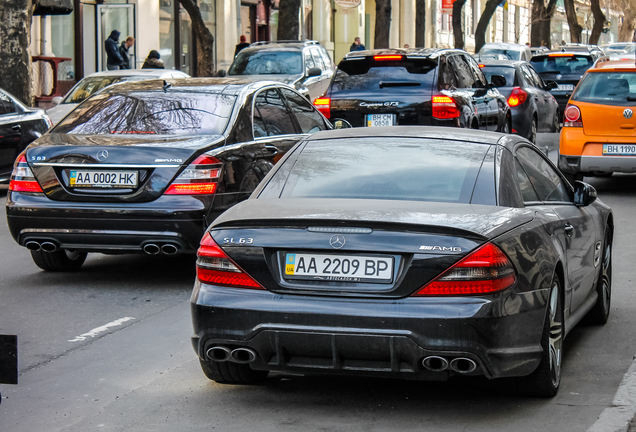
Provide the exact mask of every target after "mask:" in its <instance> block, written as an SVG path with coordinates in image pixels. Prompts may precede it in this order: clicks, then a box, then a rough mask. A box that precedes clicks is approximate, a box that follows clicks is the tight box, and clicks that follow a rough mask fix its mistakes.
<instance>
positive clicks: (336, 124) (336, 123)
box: [332, 118, 353, 129]
mask: <svg viewBox="0 0 636 432" xmlns="http://www.w3.org/2000/svg"><path fill="white" fill-rule="evenodd" d="M332 124H333V128H334V129H351V128H352V127H353V126H351V123H349V122H348V121H346V120H345V119H339V118H337V119H333V123H332Z"/></svg>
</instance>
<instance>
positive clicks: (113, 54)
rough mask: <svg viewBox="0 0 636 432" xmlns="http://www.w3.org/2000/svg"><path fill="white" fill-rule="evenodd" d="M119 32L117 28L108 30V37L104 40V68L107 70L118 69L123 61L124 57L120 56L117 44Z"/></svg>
mask: <svg viewBox="0 0 636 432" xmlns="http://www.w3.org/2000/svg"><path fill="white" fill-rule="evenodd" d="M120 34H121V32H120V31H119V30H113V31H112V32H110V36H108V39H106V41H105V42H104V45H105V46H106V69H108V70H119V68H120V67H121V65H122V64H123V63H124V59H123V58H122V57H121V54H120V53H119V47H118V46H117V43H118V42H119V35H120Z"/></svg>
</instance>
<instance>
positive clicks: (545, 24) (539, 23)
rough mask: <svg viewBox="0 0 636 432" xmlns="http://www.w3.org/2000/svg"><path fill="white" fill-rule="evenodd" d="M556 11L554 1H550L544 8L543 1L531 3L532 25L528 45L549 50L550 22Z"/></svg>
mask: <svg viewBox="0 0 636 432" xmlns="http://www.w3.org/2000/svg"><path fill="white" fill-rule="evenodd" d="M555 10H556V0H550V1H549V2H548V4H547V6H546V4H545V3H544V0H534V1H533V2H532V25H531V28H530V45H532V46H536V47H538V46H547V47H548V48H551V46H552V43H551V41H550V39H551V34H550V22H551V21H552V16H553V15H554V11H555Z"/></svg>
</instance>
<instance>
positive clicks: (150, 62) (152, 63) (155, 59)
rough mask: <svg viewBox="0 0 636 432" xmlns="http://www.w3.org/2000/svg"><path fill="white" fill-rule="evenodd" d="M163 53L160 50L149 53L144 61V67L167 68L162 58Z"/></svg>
mask: <svg viewBox="0 0 636 432" xmlns="http://www.w3.org/2000/svg"><path fill="white" fill-rule="evenodd" d="M160 59H161V54H159V51H157V50H152V51H150V52H149V53H148V57H146V60H145V61H144V64H143V66H142V67H141V68H142V69H165V67H164V65H163V62H162V61H161V60H160Z"/></svg>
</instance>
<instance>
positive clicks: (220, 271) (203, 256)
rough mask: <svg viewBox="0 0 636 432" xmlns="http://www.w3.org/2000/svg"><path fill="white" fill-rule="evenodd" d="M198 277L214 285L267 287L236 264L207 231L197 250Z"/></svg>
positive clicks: (250, 287)
mask: <svg viewBox="0 0 636 432" xmlns="http://www.w3.org/2000/svg"><path fill="white" fill-rule="evenodd" d="M197 278H198V279H199V280H200V281H201V282H203V283H207V284H212V285H223V286H231V287H236V288H248V289H261V290H262V289H265V288H263V287H262V286H261V284H259V283H258V282H256V281H255V280H254V279H252V278H251V277H250V275H248V274H247V273H245V272H244V271H243V270H242V269H241V268H240V267H239V266H238V265H236V263H235V262H234V261H232V259H231V258H230V257H229V256H227V254H226V253H225V252H223V249H221V247H220V246H219V245H218V244H217V243H216V242H215V241H214V239H213V238H212V236H211V235H210V234H209V233H205V235H204V236H203V239H201V246H200V247H199V250H198V251H197Z"/></svg>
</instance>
